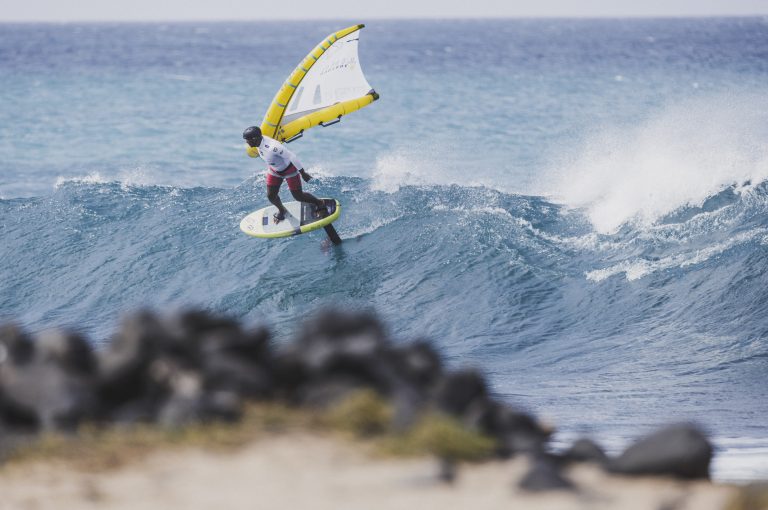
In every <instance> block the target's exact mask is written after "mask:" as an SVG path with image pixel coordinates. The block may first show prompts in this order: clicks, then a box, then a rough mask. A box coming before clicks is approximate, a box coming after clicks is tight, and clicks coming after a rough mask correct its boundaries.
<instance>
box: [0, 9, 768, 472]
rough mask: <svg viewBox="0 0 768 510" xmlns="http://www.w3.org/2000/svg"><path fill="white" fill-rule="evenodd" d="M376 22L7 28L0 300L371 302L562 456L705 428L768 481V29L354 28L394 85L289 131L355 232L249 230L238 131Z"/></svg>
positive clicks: (0, 118) (12, 304)
mask: <svg viewBox="0 0 768 510" xmlns="http://www.w3.org/2000/svg"><path fill="white" fill-rule="evenodd" d="M365 21H366V20H339V21H322V22H319V21H316V22H309V21H308V22H290V23H287V22H280V23H180V24H160V23H156V24H0V240H1V244H0V257H1V259H2V264H0V317H2V318H3V319H12V320H15V321H17V322H18V323H20V324H21V325H22V326H24V327H25V328H27V329H28V330H30V331H33V332H34V331H39V330H42V329H45V328H49V327H70V328H75V329H78V330H80V331H82V332H84V333H85V334H87V335H88V336H89V337H90V338H92V339H93V341H94V342H95V343H98V344H103V343H104V342H106V341H108V339H109V336H110V334H111V332H112V331H114V329H115V328H116V326H117V324H118V321H119V318H120V317H121V316H122V315H124V314H125V313H128V312H130V311H131V310H136V309H137V308H140V307H152V308H155V309H159V310H168V309H180V308H185V307H189V306H195V307H203V308H205V309H208V310H211V311H215V312H220V313H224V314H228V315H230V316H234V317H237V318H240V319H242V320H243V321H245V322H246V323H248V324H257V323H258V324H262V323H264V324H268V325H270V326H271V327H272V328H273V330H274V332H275V335H276V338H277V340H278V341H286V340H288V339H290V338H291V335H292V334H293V332H294V331H296V328H297V327H298V325H299V324H300V322H301V320H302V317H303V316H305V314H307V313H310V312H312V311H314V310H317V309H318V308H319V307H321V306H323V305H329V304H333V305H336V306H341V307H345V308H350V309H369V308H372V309H374V310H376V311H377V312H378V313H379V314H380V315H381V317H382V318H383V319H384V320H385V321H386V323H387V324H388V327H389V329H390V331H391V333H392V335H393V336H394V337H396V338H398V339H401V340H403V341H405V340H409V339H413V338H416V337H426V338H429V339H431V340H432V341H433V342H434V343H435V344H436V345H437V346H438V348H439V349H440V350H441V351H442V352H444V353H445V356H446V359H447V361H448V362H449V363H450V364H452V365H454V366H460V365H461V366H466V365H469V366H474V367H477V368H479V369H481V370H482V371H483V372H485V373H486V374H488V376H489V378H490V382H491V384H492V386H493V389H494V391H495V392H497V393H498V395H500V396H502V397H504V398H506V399H508V400H509V401H511V402H513V403H516V404H518V405H521V406H524V407H526V408H528V409H530V410H531V411H533V412H534V413H536V414H537V415H538V416H540V417H542V418H544V419H546V420H548V421H549V422H550V423H552V424H553V425H555V426H556V427H557V429H558V433H557V436H556V438H555V439H556V441H555V445H557V444H565V443H566V442H567V441H570V440H571V439H573V438H575V437H577V436H580V435H587V436H592V437H594V438H596V439H597V440H598V441H599V442H601V443H603V444H604V445H605V446H606V447H607V448H608V449H609V450H610V451H619V450H620V449H621V448H622V447H624V446H625V445H627V444H628V443H629V442H630V441H631V440H632V439H633V438H636V437H638V436H639V435H641V434H644V433H647V432H649V431H651V430H653V429H654V428H656V427H658V426H660V425H664V424H667V423H670V422H679V421H685V420H694V421H696V422H697V423H700V424H701V425H702V426H703V427H704V428H705V429H706V430H707V431H709V433H710V434H711V436H712V438H713V439H714V441H715V443H716V445H717V456H716V459H715V464H714V476H715V478H716V479H718V480H728V481H742V480H750V479H765V478H768V115H766V113H767V112H768V19H766V18H723V19H633V20H625V19H605V20H567V19H562V20H543V19H542V20H534V19H531V20H522V19H521V20H493V21H491V20H452V21H439V20H433V21H374V22H371V23H369V25H368V27H367V28H365V29H364V30H363V32H362V36H361V41H360V56H361V62H362V66H363V69H364V71H365V74H366V76H367V77H368V79H369V81H370V83H371V84H372V85H373V87H374V88H375V89H376V90H377V91H378V92H379V93H380V94H381V99H380V100H379V101H377V102H376V103H374V104H373V105H372V106H370V107H368V108H366V109H364V110H361V111H360V112H356V113H354V114H352V115H350V116H348V117H345V118H344V119H343V120H342V122H341V123H340V124H338V125H336V126H333V127H328V128H325V129H323V128H316V129H314V130H312V131H309V132H308V133H307V134H306V136H305V137H304V138H303V139H301V140H299V141H297V142H295V143H293V144H292V145H291V148H292V149H293V150H294V151H295V152H296V153H297V154H298V155H299V156H300V158H301V159H302V161H304V162H305V165H306V167H307V169H308V170H309V172H310V173H311V174H313V175H315V177H316V179H315V180H313V181H312V182H311V183H309V184H308V185H307V186H306V188H307V189H308V190H309V191H310V192H312V193H314V194H317V195H319V196H329V197H336V198H338V199H339V200H340V201H341V203H342V205H343V214H342V217H341V218H340V220H339V221H338V222H337V223H336V226H337V230H338V231H339V233H340V235H341V236H342V238H343V239H344V240H345V241H344V243H343V245H341V246H340V247H331V246H329V245H328V243H327V242H325V241H324V234H323V232H322V231H318V232H313V233H310V234H307V235H303V236H300V237H297V238H291V239H281V240H261V239H252V238H249V237H247V236H245V235H244V234H242V233H241V232H240V230H239V229H238V224H239V221H240V218H241V217H242V216H244V215H245V214H247V213H248V212H250V211H253V210H255V209H258V208H260V207H263V206H264V205H265V204H266V198H265V192H264V191H265V190H264V188H265V185H264V176H263V175H262V170H263V166H262V165H261V164H260V162H259V161H256V160H252V159H250V158H248V157H247V156H246V154H245V150H244V146H243V143H242V139H241V133H242V130H243V129H244V128H245V127H247V126H249V125H252V124H259V123H260V122H261V118H262V116H263V114H264V111H265V110H266V108H267V106H268V105H269V103H270V102H271V100H272V97H273V95H274V93H275V92H276V91H277V89H278V88H279V87H280V85H281V84H282V82H283V80H284V79H285V78H286V77H287V75H288V74H289V73H290V72H291V71H292V70H293V68H294V66H295V65H296V64H297V63H298V62H299V61H300V59H301V58H303V57H304V55H305V54H306V53H307V52H308V51H309V50H310V49H311V48H312V47H314V45H315V44H317V43H318V42H319V41H320V40H321V39H322V38H323V37H324V36H326V35H327V34H329V33H332V32H334V31H336V30H338V29H340V28H343V27H345V26H348V25H351V24H353V23H357V22H365ZM283 198H284V199H285V200H287V199H289V196H288V193H287V191H285V190H284V192H283Z"/></svg>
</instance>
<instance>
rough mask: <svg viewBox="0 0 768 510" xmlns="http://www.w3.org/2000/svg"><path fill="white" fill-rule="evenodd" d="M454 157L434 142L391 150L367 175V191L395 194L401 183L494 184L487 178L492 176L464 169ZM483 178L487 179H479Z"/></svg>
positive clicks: (415, 184) (453, 150) (445, 148)
mask: <svg viewBox="0 0 768 510" xmlns="http://www.w3.org/2000/svg"><path fill="white" fill-rule="evenodd" d="M455 156H456V153H455V149H452V148H451V147H438V146H436V145H430V146H426V145H420V146H410V147H407V148H405V147H403V148H396V149H393V150H391V151H389V152H387V153H386V154H384V155H383V156H380V157H379V158H378V159H377V161H376V167H375V169H374V171H373V173H372V176H371V177H372V179H371V190H373V191H383V192H385V193H395V192H396V191H398V190H399V189H400V188H401V187H402V186H428V185H437V184H443V185H448V184H458V185H462V186H469V187H473V186H487V185H490V184H495V183H494V182H492V181H491V177H492V176H488V175H485V174H483V173H482V172H469V171H467V169H466V162H465V161H464V160H463V159H462V158H460V157H455ZM483 177H485V178H486V179H487V182H485V181H483V180H482V178H483Z"/></svg>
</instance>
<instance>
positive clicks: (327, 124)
mask: <svg viewBox="0 0 768 510" xmlns="http://www.w3.org/2000/svg"><path fill="white" fill-rule="evenodd" d="M339 122H341V115H339V116H338V117H336V120H334V121H332V122H321V123H320V125H321V126H323V127H328V126H333V125H334V124H338V123H339Z"/></svg>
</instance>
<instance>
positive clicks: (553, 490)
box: [0, 310, 763, 509]
mask: <svg viewBox="0 0 768 510" xmlns="http://www.w3.org/2000/svg"><path fill="white" fill-rule="evenodd" d="M91 345H92V344H91V343H90V342H88V341H87V340H86V339H85V338H83V337H82V336H80V335H78V334H76V333H71V332H65V331H48V332H44V333H41V334H39V335H36V336H35V337H34V338H33V337H31V336H30V335H27V334H26V333H25V332H24V331H23V330H21V329H20V328H18V327H16V326H14V325H5V326H3V327H1V328H0V430H1V431H2V442H1V443H0V444H1V445H2V451H3V453H4V456H5V457H6V459H7V460H6V466H5V467H4V472H3V474H2V475H1V476H0V486H4V487H6V488H8V487H10V486H9V485H8V484H9V483H10V481H12V480H13V479H14V478H13V477H14V474H13V473H14V469H17V468H14V465H16V464H17V463H14V460H13V459H14V458H16V457H18V452H19V451H23V450H24V449H25V448H30V447H32V448H34V445H35V444H36V443H37V442H38V441H39V438H40V437H49V436H50V435H51V434H56V435H62V434H63V435H64V437H67V436H69V437H71V438H73V439H71V440H70V441H72V442H74V441H77V439H75V438H77V437H78V433H79V434H80V436H82V430H83V428H84V427H92V428H95V429H97V430H112V429H120V430H126V429H131V428H135V427H140V426H146V424H150V425H151V426H152V427H156V428H158V429H161V430H184V429H186V428H189V427H199V426H203V427H205V426H213V425H212V424H221V423H225V424H226V423H230V424H237V423H240V427H241V428H242V426H243V425H242V424H243V423H244V416H246V415H247V410H248V408H249V406H254V405H255V406H264V405H266V406H270V405H277V406H282V407H284V408H285V409H290V410H297V411H298V412H301V413H309V414H310V415H312V416H322V417H323V418H322V420H321V423H322V425H321V427H320V430H326V431H327V430H346V431H347V432H350V433H352V434H353V435H355V436H357V437H363V438H367V439H369V440H374V441H378V443H376V444H378V445H382V444H389V445H390V446H391V447H390V451H396V452H398V454H401V455H402V454H416V455H429V456H431V457H433V458H437V459H438V461H439V462H438V465H439V466H440V468H439V469H438V470H436V473H437V475H436V476H434V477H433V478H434V480H433V481H434V482H435V483H437V484H438V485H439V486H440V487H442V486H445V487H443V488H442V489H435V490H436V491H437V492H440V491H441V490H450V489H447V487H454V488H455V487H462V486H463V485H464V484H466V483H468V482H467V481H465V480H463V479H464V478H465V477H469V479H471V477H472V476H474V475H472V474H467V473H474V472H476V471H477V470H480V471H482V470H488V469H491V471H492V472H493V473H499V472H507V471H509V470H512V471H514V474H513V473H509V474H508V475H507V476H508V479H507V480H506V481H505V482H503V487H504V488H503V491H504V493H505V494H509V497H510V498H513V497H522V496H520V495H521V494H524V495H526V496H525V497H527V498H531V497H534V495H537V494H538V495H540V496H539V497H542V498H545V499H547V500H549V499H550V498H551V497H553V496H552V495H553V494H557V495H558V496H556V499H557V500H558V501H560V500H561V499H562V502H559V503H552V504H554V505H556V506H548V507H546V506H545V507H546V508H591V507H595V508H603V507H605V508H630V507H636V508H670V509H671V508H725V507H726V506H725V505H726V504H728V505H731V504H732V503H733V501H736V500H735V499H733V498H735V497H737V496H736V495H738V494H742V493H741V492H739V491H738V490H736V489H734V488H733V487H726V486H716V485H713V484H710V483H708V482H707V480H708V478H709V468H710V464H711V461H712V457H713V454H714V453H713V448H712V445H711V444H710V442H709V440H708V439H707V437H706V435H705V433H704V432H702V431H701V430H700V429H699V428H698V427H696V426H695V425H692V424H677V425H672V426H668V427H665V428H663V429H660V430H659V431H657V432H656V433H654V434H651V435H649V436H647V437H644V438H640V439H639V440H638V441H637V442H636V443H635V444H633V445H631V446H630V447H629V448H627V449H626V450H625V451H624V452H622V453H620V454H619V455H617V456H610V455H607V454H606V453H605V452H604V451H603V449H602V448H601V447H600V445H599V442H597V441H596V440H594V439H590V438H583V439H579V440H577V441H575V442H574V443H573V444H572V445H571V446H570V447H569V448H567V449H566V450H565V451H561V452H553V451H552V449H551V448H550V447H549V444H548V442H549V438H550V436H551V434H552V432H553V430H552V429H551V427H549V426H547V425H545V424H542V423H540V422H539V421H538V420H537V419H536V417H535V416H533V415H532V414H530V413H529V412H526V411H524V410H521V409H518V408H516V407H514V406H512V405H510V404H508V403H506V402H502V401H500V400H498V399H497V398H494V396H493V395H492V394H491V392H490V391H489V389H488V385H487V383H486V381H485V379H484V377H483V376H482V374H480V373H479V372H477V371H475V370H461V369H460V370H449V369H447V368H446V367H445V366H444V365H443V363H442V360H441V357H440V355H439V353H438V352H437V351H436V350H435V349H434V348H433V347H432V346H431V344H429V343H428V342H426V341H423V340H418V341H415V342H411V343H406V344H402V343H395V342H393V341H392V340H391V339H390V338H388V335H387V333H386V329H385V327H384V326H383V325H382V324H381V323H380V322H379V321H378V319H377V318H376V317H375V316H374V315H373V314H370V313H365V312H354V313H346V312H341V311H338V310H324V311H321V312H318V313H317V314H316V316H315V317H314V318H313V319H312V320H309V321H308V322H306V323H305V324H304V325H303V327H302V328H301V329H300V331H299V332H298V334H297V335H296V338H295V339H294V340H293V341H291V342H290V343H288V344H287V345H283V346H275V345H273V344H272V343H271V341H270V332H269V331H268V330H267V329H265V328H256V329H245V328H243V327H242V326H241V325H240V324H239V323H238V322H237V321H234V320H231V319H228V318H223V317H217V316H213V315H211V314H208V313H206V312H199V311H190V312H184V313H178V314H174V315H169V316H159V315H156V314H154V313H152V312H147V311H144V312H140V313H137V314H134V315H132V316H130V317H128V318H126V319H125V320H124V321H123V322H122V323H121V325H120V327H119V329H118V331H117V332H116V333H115V335H114V336H113V338H112V339H111V340H110V342H108V343H107V344H106V345H105V347H104V348H103V349H101V350H98V351H96V350H94V349H93V348H92V347H91ZM245 423H248V422H247V420H246V421H245ZM318 423H320V422H318ZM279 428H280V427H279V426H278V427H277V430H275V434H276V435H275V436H274V437H272V436H270V437H271V438H270V439H269V440H267V441H265V440H264V438H263V437H260V438H258V439H257V438H250V437H249V438H248V439H247V440H246V441H243V444H242V451H247V452H249V455H250V456H249V457H248V459H250V460H243V462H245V463H248V462H251V463H253V462H256V463H258V462H266V463H267V464H268V463H269V461H268V458H267V459H264V458H263V457H264V456H265V455H266V456H267V457H269V455H268V454H267V453H265V452H268V451H271V450H270V449H273V448H276V446H275V445H279V444H282V445H283V446H282V449H280V450H279V451H276V452H272V454H274V455H277V456H278V457H280V456H284V455H291V454H290V451H291V449H292V442H295V441H300V442H304V443H306V444H305V447H304V449H303V450H302V449H299V450H298V451H297V452H295V455H298V456H299V457H300V459H297V460H296V466H292V467H290V468H289V469H288V472H286V473H283V474H282V475H280V476H288V477H290V475H291V471H292V470H295V469H298V470H300V471H301V470H303V469H306V471H307V473H312V472H313V471H312V470H313V469H316V468H313V467H312V466H313V462H314V460H318V459H314V460H313V458H312V455H311V451H312V450H313V448H314V449H318V450H319V451H324V450H323V449H324V448H328V449H330V450H331V451H334V449H335V451H337V452H338V451H346V450H345V448H348V445H347V446H345V445H344V444H340V443H338V441H337V440H335V439H329V438H327V437H325V436H317V431H314V432H313V431H312V430H311V429H312V427H309V428H306V427H305V428H304V429H303V430H301V431H293V432H291V433H290V434H287V435H286V432H285V431H281V430H279ZM78 431H80V432H78ZM223 434H224V435H225V436H226V435H227V432H226V431H225V432H223ZM287 438H288V439H287ZM328 442H330V443H331V444H332V445H333V446H328V445H327V443H328ZM79 448H81V449H82V448H85V449H87V448H88V446H87V445H83V444H82V442H81V443H80V444H79ZM260 449H261V450H260ZM294 449H295V448H294ZM159 455H161V456H162V452H160V453H159ZM169 455H172V456H173V455H176V456H177V457H174V459H175V460H174V461H173V462H176V463H177V464H178V465H177V466H176V470H177V472H183V471H184V469H185V466H187V465H188V462H191V461H188V460H183V459H184V458H185V456H189V455H192V456H195V455H200V453H197V454H195V453H191V452H190V451H183V452H175V453H172V454H170V453H169ZM209 455H211V456H212V457H211V458H209V459H206V460H205V461H204V464H206V465H208V464H213V465H215V464H217V463H222V462H223V464H222V467H221V469H222V470H224V467H223V466H224V465H226V464H227V461H223V460H221V459H219V460H216V459H217V458H218V457H216V454H212V453H211V454H209ZM229 455H234V456H235V457H237V458H240V456H242V455H243V453H242V452H230V453H229ZM318 455H320V456H321V457H322V455H321V454H319V453H318ZM330 455H331V457H333V453H331V454H330ZM349 455H352V456H354V455H355V454H349ZM179 456H180V457H179ZM235 457H233V459H234V458H235ZM355 458H356V459H357V460H356V461H355V462H358V463H360V464H361V465H363V464H364V465H368V467H367V468H366V469H370V470H372V471H371V472H372V473H373V472H376V470H378V469H382V467H381V466H383V465H386V466H390V468H391V469H394V470H395V471H397V469H404V470H405V471H407V470H408V469H410V468H408V467H407V466H410V465H412V464H411V463H413V462H417V463H418V462H423V461H422V460H413V459H411V460H406V459H403V458H399V457H398V458H389V459H378V460H376V459H369V460H366V461H363V460H360V459H359V458H357V457H355ZM198 460H199V459H198ZM468 461H471V462H472V463H473V464H471V465H470V466H469V467H466V468H465V467H461V466H466V464H463V463H465V462H468ZM173 462H171V463H172V464H173ZM478 462H483V463H482V464H480V465H478V464H477V463H478ZM382 463H383V464H382ZM398 463H400V464H401V465H402V467H401V468H392V467H391V466H392V465H398ZM320 464H322V459H320ZM27 465H29V464H27ZM33 465H35V466H38V467H36V468H34V469H37V470H42V472H47V471H46V470H52V471H51V472H50V473H49V476H54V477H55V476H56V475H54V474H53V473H56V469H55V468H54V467H52V466H50V465H48V464H46V462H45V460H44V459H43V460H41V459H40V458H39V457H37V458H36V459H35V461H34V462H33ZM286 465H288V466H291V462H288V461H286ZM302 466H306V467H305V468H304V467H302ZM377 466H378V467H377ZM126 469H128V470H129V471H130V470H131V469H133V470H135V469H137V468H136V467H135V465H133V467H131V466H121V467H120V470H117V471H115V473H113V475H109V474H108V473H99V475H98V476H101V477H104V476H114V477H118V478H119V477H120V476H124V474H125V472H126V471H125V470H126ZM169 469H170V468H169ZM322 469H325V468H322ZM334 469H339V478H333V476H331V478H330V479H329V482H328V483H333V481H334V480H336V481H338V482H339V483H344V477H343V476H342V475H341V473H342V472H344V471H345V470H344V468H343V466H341V465H339V466H337V467H334ZM121 470H122V471H121ZM422 471H424V472H426V473H428V472H429V470H422ZM21 472H22V473H24V471H23V470H22V471H21ZM324 473H325V471H324ZM294 474H296V473H294ZM326 475H328V473H326ZM326 475H322V476H326ZM331 475H332V473H331ZM29 476H30V473H29V472H26V474H24V475H23V476H22V477H21V478H24V477H29ZM73 476H75V475H73ZM83 476H85V475H83ZM89 476H95V475H94V474H93V473H91V474H90V475H89ZM137 476H138V475H137ZM276 476H277V475H276ZM297 476H298V475H297ZM306 476H312V477H318V476H320V477H321V478H322V476H321V475H320V473H314V474H313V475H312V474H307V475H306ZM361 476H362V475H361ZM487 476H488V479H496V478H497V477H498V476H500V475H498V474H494V475H490V474H488V475H487ZM648 477H653V478H652V480H653V482H649V481H648V480H649V478H648ZM353 478H354V477H353ZM363 478H364V477H363ZM32 479H34V476H33V477H32ZM609 480H610V482H609ZM347 481H348V482H349V483H350V484H351V485H350V486H349V487H347V488H346V489H345V490H346V491H347V492H349V493H350V494H351V493H355V489H354V484H355V482H354V480H347ZM438 481H439V483H438ZM16 483H20V482H19V480H17V482H16ZM102 483H107V482H102ZM366 483H368V482H365V481H364V480H361V481H360V482H359V485H360V487H361V488H360V489H359V491H363V489H362V487H364V486H365V484H366ZM606 483H608V484H609V485H608V486H605V484H606ZM634 483H636V484H637V485H633V484H634ZM107 484H108V483H107ZM289 485H290V484H289ZM480 485H483V484H480ZM624 486H626V487H627V488H626V489H625V490H626V491H627V492H626V495H629V494H634V493H636V492H637V493H642V491H643V490H647V491H649V492H648V494H646V496H645V498H644V499H643V501H644V502H645V503H648V504H650V505H651V506H632V505H631V498H630V499H627V500H626V501H625V498H624V497H623V496H622V495H621V491H618V492H616V491H615V490H614V488H615V487H624ZM645 486H647V487H648V488H647V489H641V488H639V487H645ZM667 486H668V487H676V488H677V489H675V490H672V492H673V493H675V494H677V493H678V492H680V491H682V492H680V494H682V495H679V494H678V496H676V497H677V499H674V498H672V499H669V497H670V496H669V495H668V494H667V493H666V492H664V491H663V490H662V491H661V492H660V493H657V492H658V491H657V489H658V488H659V487H667ZM612 487H613V488H612ZM633 487H634V488H633ZM653 487H656V488H655V489H654V488H653ZM9 490H10V489H9ZM199 490H203V489H202V488H200V489H199ZM207 490H209V491H213V492H214V493H215V492H216V490H217V489H216V486H210V487H209V489H207ZM381 490H384V489H381ZM430 490H431V489H430ZM454 490H458V489H454ZM484 490H486V491H487V490H489V489H484ZM499 490H501V489H499ZM659 490H660V489H659ZM749 490H755V489H754V488H753V487H752V488H749ZM606 491H607V492H606ZM675 491H677V492H675ZM709 491H712V492H711V496H712V497H711V498H710V503H713V504H716V506H711V505H710V503H707V505H708V506H700V504H698V503H697V505H696V506H690V505H691V501H694V500H696V501H698V500H697V499H696V498H697V497H698V496H697V494H699V493H702V494H703V493H707V494H710V492H709ZM4 492H5V491H4ZM86 492H87V491H86ZM394 492H397V491H394ZM394 492H393V494H394ZM407 492H408V491H406V493H407ZM757 493H758V498H759V497H760V496H759V494H762V493H761V492H760V490H758V492H757ZM589 494H593V495H594V494H604V498H607V500H600V498H599V497H598V498H597V500H594V501H592V500H590V497H588V495H589ZM605 494H608V495H605ZM660 494H662V495H664V497H663V498H661V499H659V498H658V497H657V496H659V495H660ZM735 494H736V495H735ZM515 495H518V496H515ZM278 496H279V491H278V493H276V495H275V497H278ZM289 496H290V495H288V494H285V497H286V498H289ZM295 496H296V495H293V496H290V497H295ZM316 497H322V496H321V495H319V494H318V495H316ZM392 497H393V498H394V499H392V500H390V501H389V502H390V503H392V506H386V503H387V501H379V502H376V504H375V505H374V504H370V505H367V506H369V507H371V508H373V507H377V508H391V507H395V506H397V505H396V504H395V502H396V501H399V500H397V498H396V497H395V496H394V495H393V496H392ZM403 497H404V498H405V499H404V502H402V503H401V504H403V505H405V504H406V503H405V501H407V500H408V498H409V497H410V496H403ZM435 497H437V498H438V499H439V497H440V496H437V495H436V496H435ZM601 497H602V496H601ZM350 498H352V499H354V498H353V497H352V496H350ZM585 498H586V499H585ZM617 498H618V499H617ZM648 498H650V499H648ZM86 499H87V498H86ZM331 499H332V498H331ZM593 499H594V498H593ZM641 499H642V498H641ZM729 500H730V501H731V503H727V501H729ZM534 501H535V500H534ZM542 501H543V500H542ZM590 501H591V502H590ZM600 501H602V503H601V502H600ZM606 501H609V502H610V501H613V502H614V503H616V504H617V505H618V504H620V505H621V506H615V505H614V506H611V504H607V506H606V505H605V502H606ZM304 504H305V503H301V504H300V506H301V505H304ZM110 505H117V502H116V500H115V499H114V498H112V499H110ZM233 505H235V506H237V504H236V503H233ZM382 505H383V506H382ZM530 505H531V506H530V507H531V508H534V507H536V505H538V503H537V504H534V503H531V504H530ZM569 505H570V506H569ZM574 505H576V506H574ZM579 505H580V506H579ZM628 505H629V506H628ZM653 505H656V506H653ZM117 506H119V505H117ZM342 506H343V505H342ZM480 506H482V505H480ZM331 507H333V506H331ZM337 507H338V505H337ZM439 507H440V508H449V507H451V506H450V505H448V506H446V504H440V505H439ZM545 507H543V508H545ZM728 508H763V507H760V506H754V507H751V506H744V505H742V506H728Z"/></svg>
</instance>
